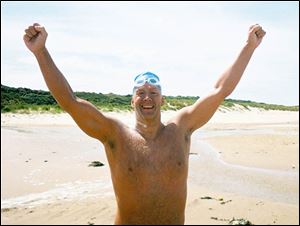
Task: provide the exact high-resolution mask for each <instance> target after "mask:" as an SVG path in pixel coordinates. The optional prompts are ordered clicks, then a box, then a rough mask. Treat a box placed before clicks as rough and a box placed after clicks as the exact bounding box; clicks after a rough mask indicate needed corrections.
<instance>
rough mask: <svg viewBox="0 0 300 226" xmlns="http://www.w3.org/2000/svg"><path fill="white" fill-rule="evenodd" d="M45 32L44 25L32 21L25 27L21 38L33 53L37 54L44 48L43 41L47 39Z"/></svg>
mask: <svg viewBox="0 0 300 226" xmlns="http://www.w3.org/2000/svg"><path fill="white" fill-rule="evenodd" d="M47 36H48V34H47V32H46V30H45V28H44V27H42V26H40V25H39V24H38V23H34V24H33V25H32V26H29V27H28V28H27V29H25V35H24V36H23V40H24V42H25V45H26V46H27V48H28V49H29V50H30V51H31V52H32V53H33V54H37V53H38V52H39V51H40V50H43V49H45V43H46V39H47Z"/></svg>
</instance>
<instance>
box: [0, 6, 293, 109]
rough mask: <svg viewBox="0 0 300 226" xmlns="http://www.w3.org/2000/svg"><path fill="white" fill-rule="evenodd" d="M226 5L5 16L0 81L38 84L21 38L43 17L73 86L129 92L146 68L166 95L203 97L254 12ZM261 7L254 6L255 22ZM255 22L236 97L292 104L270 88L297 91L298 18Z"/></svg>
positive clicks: (50, 46) (70, 9) (33, 63)
mask: <svg viewBox="0 0 300 226" xmlns="http://www.w3.org/2000/svg"><path fill="white" fill-rule="evenodd" d="M53 4H54V3H53ZM57 4H58V3H57ZM230 4H233V7H231V8H230V10H228V5H226V4H225V3H222V4H221V3H216V2H214V3H207V2H204V3H202V2H201V3H200V2H195V3H194V2H187V3H183V2H179V3H178V2H171V3H170V2H156V3H153V2H152V3H150V2H140V3H135V2H125V3H121V2H118V3H113V2H110V3H108V2H105V3H100V2H98V3H92V2H88V3H87V2H84V3H63V4H61V5H60V7H57V5H56V8H57V10H58V13H57V14H58V16H57V14H54V13H53V12H54V10H53V9H52V10H51V7H50V10H49V12H50V13H49V14H45V15H39V16H40V18H39V17H36V18H38V19H41V20H36V18H34V16H28V15H27V16H23V17H24V19H22V20H21V19H20V18H22V15H20V16H19V17H17V16H16V17H14V18H10V20H7V18H8V16H9V15H6V16H7V17H5V18H6V19H5V18H4V20H2V22H1V23H2V28H1V42H2V44H3V47H4V48H2V50H1V55H2V56H3V58H4V59H6V60H3V61H2V62H1V64H5V65H4V66H5V67H4V68H5V70H4V71H3V73H2V80H1V82H2V83H3V84H6V85H12V86H20V85H22V84H30V82H28V80H32V81H33V80H34V81H35V82H32V84H35V86H38V87H39V86H40V87H44V82H43V81H42V79H41V80H36V76H40V77H41V75H40V74H39V72H38V70H37V64H36V61H35V60H34V58H33V56H32V54H30V53H29V52H28V50H26V48H25V46H24V44H23V42H22V34H23V30H24V29H25V27H26V26H28V25H29V24H31V23H32V22H36V21H41V22H42V24H44V25H45V26H46V29H47V31H48V33H49V37H48V40H47V46H48V49H49V51H50V52H51V54H52V56H53V59H54V60H55V62H56V63H57V65H58V66H59V68H60V69H61V70H62V72H63V73H64V74H65V76H66V77H67V79H68V80H69V82H70V84H71V85H72V87H73V90H83V89H85V91H96V92H103V93H107V92H115V93H121V94H127V93H130V92H131V86H132V83H131V81H132V79H133V77H134V76H135V75H136V74H138V73H140V72H143V71H148V70H150V71H153V72H155V73H157V74H158V75H160V76H161V80H162V83H163V84H165V86H164V87H163V90H164V93H165V94H168V95H199V96H201V95H205V93H206V92H207V91H208V90H209V89H211V87H212V86H213V85H214V82H215V81H216V79H217V77H218V75H220V73H222V72H223V71H224V70H225V69H226V68H227V67H228V66H229V65H230V64H231V63H232V62H233V61H234V59H235V58H236V56H237V54H238V52H239V50H240V48H241V47H242V45H243V44H244V42H245V40H246V38H247V32H248V27H249V26H250V25H251V24H252V23H253V22H256V21H255V19H256V18H257V15H258V14H245V12H243V13H236V12H239V11H238V9H237V8H235V11H234V10H231V9H232V8H233V9H234V7H237V6H239V7H240V6H241V3H238V4H237V5H234V4H235V3H230ZM257 4H259V3H257ZM40 6H41V4H40V5H39V7H40ZM224 6H226V7H227V8H226V10H224ZM250 6H251V4H249V5H248V7H250ZM262 6H263V5H262ZM1 7H2V5H1ZM48 7H49V5H48ZM244 7H245V6H244ZM267 8H268V7H266V6H263V7H260V8H258V10H257V11H261V12H260V13H261V14H260V17H259V18H260V19H261V18H263V16H262V15H263V14H264V12H263V10H266V9H267ZM4 10H5V8H4ZM241 10H242V9H241ZM31 11H34V5H32V8H31ZM36 11H37V15H38V8H36ZM51 12H52V14H51ZM62 12H64V13H62ZM296 16H297V18H298V16H299V12H298V15H296ZM3 21H4V22H3ZM261 23H262V25H263V26H264V27H265V28H266V30H267V36H266V38H265V40H264V41H263V43H262V45H261V46H260V47H259V49H257V51H256V52H255V54H254V57H253V59H251V62H250V64H249V66H248V68H247V70H246V72H245V75H244V77H243V78H242V80H241V83H240V84H239V86H238V87H237V90H236V91H235V92H234V95H235V96H236V97H237V98H238V97H239V96H242V97H245V98H249V99H251V98H252V97H254V95H253V94H254V93H260V91H258V89H263V90H265V92H264V95H263V97H262V98H265V99H266V101H265V102H271V103H276V102H278V100H279V99H280V101H283V102H282V103H286V104H297V101H298V94H297V95H295V94H294V93H291V94H290V95H291V96H287V98H286V100H283V99H282V97H280V98H279V97H276V95H275V96H274V93H276V92H273V91H272V90H278V88H279V87H280V85H282V84H283V83H284V84H286V87H290V88H291V89H297V91H298V90H299V87H298V86H295V84H298V82H299V77H298V75H299V66H298V63H297V62H298V60H299V57H298V56H299V45H298V41H299V35H298V33H299V29H298V26H299V22H298V21H297V22H294V21H293V20H289V21H286V22H283V21H280V23H278V22H277V21H276V17H274V21H273V20H269V18H268V19H266V20H265V21H264V20H262V21H261ZM278 25H280V26H278ZM296 27H297V28H296ZM297 29H298V30H297ZM297 31H298V32H297ZM296 33H297V34H296ZM296 43H297V44H296ZM297 51H298V52H297ZM16 63H17V65H16ZM8 65H10V66H8ZM2 66H3V65H2ZM16 68H21V69H24V68H25V69H26V70H25V71H24V72H26V73H29V75H27V76H22V73H21V70H17V69H16ZM30 71H32V73H30ZM35 73H37V74H39V75H36V74H35ZM12 74H14V75H12ZM287 75H288V76H287ZM8 77H10V78H8ZM274 78H277V79H274ZM13 79H15V80H13ZM37 81H39V82H40V84H38V83H37ZM19 84H20V85H19ZM254 84H256V85H254ZM257 84H259V85H257ZM270 84H271V85H270ZM28 87H31V86H28ZM32 88H33V87H32ZM266 90H270V92H269V93H268V92H266ZM296 96H297V97H296ZM258 98H259V97H258Z"/></svg>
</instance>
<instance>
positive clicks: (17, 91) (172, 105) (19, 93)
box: [1, 85, 299, 113]
mask: <svg viewBox="0 0 300 226" xmlns="http://www.w3.org/2000/svg"><path fill="white" fill-rule="evenodd" d="M75 94H76V96H78V97H80V98H82V99H85V100H88V101H90V102H91V103H92V104H94V105H95V106H96V107H97V108H98V109H100V110H102V111H130V110H131V105H130V101H131V97H132V96H131V95H117V94H113V93H110V94H102V93H91V92H75ZM198 98H199V97H192V96H176V97H174V96H165V105H164V106H163V107H162V110H179V109H181V108H183V107H185V106H188V105H191V104H193V103H194V102H195V101H196V100H197V99H198ZM235 104H238V105H241V106H242V107H244V108H245V109H249V107H257V108H263V109H266V110H287V111H299V106H283V105H275V104H265V103H257V102H253V101H245V100H232V99H226V100H225V101H224V102H223V103H222V106H223V107H226V108H232V107H234V105H235ZM30 111H49V112H57V113H59V112H62V109H61V108H60V107H59V106H58V104H57V102H56V101H55V99H54V98H53V97H52V96H51V94H50V92H48V91H42V90H31V89H27V88H13V87H8V86H4V85H1V113H4V112H23V113H26V112H30Z"/></svg>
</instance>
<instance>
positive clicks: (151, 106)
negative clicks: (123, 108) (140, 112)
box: [142, 105, 154, 110]
mask: <svg viewBox="0 0 300 226" xmlns="http://www.w3.org/2000/svg"><path fill="white" fill-rule="evenodd" d="M142 108H143V109H147V110H148V109H153V108H154V105H143V106H142Z"/></svg>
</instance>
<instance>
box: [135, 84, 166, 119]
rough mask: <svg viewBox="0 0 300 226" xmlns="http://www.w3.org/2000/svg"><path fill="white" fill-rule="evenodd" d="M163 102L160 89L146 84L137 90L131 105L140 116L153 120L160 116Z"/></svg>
mask: <svg viewBox="0 0 300 226" xmlns="http://www.w3.org/2000/svg"><path fill="white" fill-rule="evenodd" d="M163 102H164V101H163V97H162V95H161V91H160V90H159V88H158V87H156V86H153V85H150V84H148V83H146V84H145V85H143V86H141V87H139V88H137V89H136V90H135V92H134V94H133V97H132V101H131V105H132V107H133V108H134V110H135V111H136V113H137V114H138V116H140V117H142V118H144V119H151V118H155V117H156V116H157V115H159V114H160V107H161V106H162V105H163Z"/></svg>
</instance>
